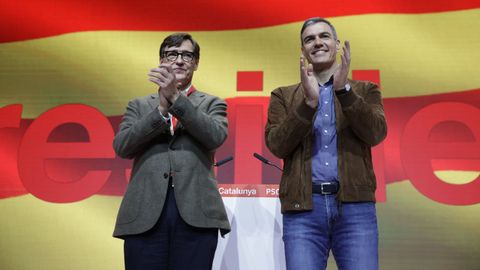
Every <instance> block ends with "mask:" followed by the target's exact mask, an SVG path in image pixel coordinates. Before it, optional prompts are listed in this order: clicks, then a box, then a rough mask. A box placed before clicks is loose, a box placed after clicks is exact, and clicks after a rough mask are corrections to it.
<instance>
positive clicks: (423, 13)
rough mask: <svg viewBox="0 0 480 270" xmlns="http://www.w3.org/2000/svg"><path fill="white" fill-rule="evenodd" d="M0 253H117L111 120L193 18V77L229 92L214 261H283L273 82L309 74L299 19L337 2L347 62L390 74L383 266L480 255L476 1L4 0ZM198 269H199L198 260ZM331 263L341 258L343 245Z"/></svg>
mask: <svg viewBox="0 0 480 270" xmlns="http://www.w3.org/2000/svg"><path fill="white" fill-rule="evenodd" d="M0 7H1V8H0V25H1V29H0V213H1V215H2V220H1V222H0V232H1V235H2V237H1V239H0V251H1V252H0V269H121V268H122V267H123V250H122V248H123V245H122V244H123V242H122V241H121V240H117V239H114V238H112V237H111V234H112V230H113V225H114V221H115V216H116V212H117V210H118V206H119V204H120V200H121V196H122V195H123V193H124V192H125V189H126V186H127V184H128V175H129V173H130V170H131V166H132V164H131V161H128V160H122V159H120V158H118V157H116V156H115V153H114V152H113V150H112V148H111V143H112V139H113V136H114V134H115V132H116V130H117V128H118V124H119V122H120V121H121V116H122V114H123V112H124V110H125V107H126V104H127V102H128V100H130V99H132V98H134V97H138V96H143V95H147V94H149V93H153V92H155V91H156V89H155V86H154V85H153V84H152V83H150V82H149V81H148V79H147V73H148V70H149V69H150V68H152V67H155V66H156V65H158V49H159V46H160V43H161V41H162V40H163V39H164V38H165V37H166V36H167V35H169V34H171V33H173V32H179V31H181V32H190V33H191V34H192V35H193V37H194V38H195V39H196V40H197V41H198V42H199V44H200V47H201V57H200V65H199V69H198V71H197V72H196V73H195V75H194V84H195V86H196V88H197V89H201V90H203V91H206V92H209V93H212V94H214V95H217V96H220V97H222V98H224V99H226V101H227V102H228V105H229V107H228V118H229V138H228V140H227V141H226V143H225V144H224V145H223V146H222V147H221V148H220V149H219V150H218V151H217V159H218V160H220V159H223V158H225V157H227V156H230V155H233V156H234V158H235V159H234V161H233V162H230V163H228V164H226V165H224V166H222V167H219V168H218V169H217V171H216V173H217V178H218V181H219V191H220V192H221V194H222V195H223V197H224V201H225V204H226V206H227V211H228V214H229V218H230V221H231V223H232V229H233V231H232V233H230V234H229V235H227V237H226V238H224V239H220V241H219V246H218V250H217V254H216V259H215V262H214V269H242V270H243V269H285V266H284V256H283V242H282V240H281V228H282V224H281V214H280V213H279V202H278V198H277V196H278V183H279V179H280V173H279V172H278V171H276V170H275V169H274V168H270V167H264V166H262V164H261V163H260V162H258V161H257V160H255V159H253V157H252V153H253V152H258V153H261V154H262V155H264V156H266V157H267V158H269V159H271V160H272V161H273V162H274V163H276V164H279V165H280V164H281V161H280V160H278V159H277V158H275V157H274V156H273V155H272V154H271V153H270V152H269V151H268V150H267V148H266V147H265V143H264V139H263V128H264V126H265V121H266V111H267V107H268V100H269V95H270V92H271V91H272V90H273V89H275V88H276V87H278V86H283V85H289V84H294V83H297V82H298V81H299V71H298V59H299V56H300V36H299V32H300V28H301V25H302V23H303V21H304V20H305V19H307V18H310V17H314V16H322V17H326V18H328V19H329V20H330V21H331V22H332V23H333V24H334V25H335V26H336V28H337V33H338V35H339V38H340V39H341V40H342V42H343V41H344V40H349V41H350V43H351V48H352V49H351V50H352V63H351V70H352V72H351V77H352V78H354V79H360V80H370V81H374V82H376V83H378V84H379V85H380V86H381V88H382V94H383V96H384V105H385V113H386V116H387V121H388V125H389V130H388V137H387V139H386V140H385V141H384V142H383V143H382V144H381V145H379V146H377V147H375V149H374V151H373V152H374V163H375V169H376V175H377V178H378V189H377V199H378V204H377V210H378V221H379V233H380V268H381V269H472V270H474V269H480V256H479V254H480V230H479V224H480V207H479V203H480V177H479V174H480V121H479V118H480V89H479V85H480V76H479V73H480V68H479V67H478V62H479V60H480V51H479V46H480V34H479V30H478V29H480V1H478V0H471V1H456V2H454V1H446V0H440V1H435V2H427V1H386V0H371V1H365V0H361V1H353V0H346V1H333V0H326V1H310V0H306V1H297V2H286V1H285V2H283V1H270V0H266V1H262V2H257V1H251V0H239V1H232V2H227V1H220V0H212V1H208V2H206V1H183V2H169V1H135V2H119V1H111V0H99V1H18V2H13V1H11V2H9V1H4V0H0ZM192 269H195V267H194V266H192ZM328 269H336V268H335V265H334V262H333V261H332V262H331V263H330V264H329V268H328Z"/></svg>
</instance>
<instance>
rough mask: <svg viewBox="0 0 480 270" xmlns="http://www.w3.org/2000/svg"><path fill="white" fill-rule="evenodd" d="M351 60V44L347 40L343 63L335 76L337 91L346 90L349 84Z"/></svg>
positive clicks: (334, 86) (334, 83) (339, 65)
mask: <svg viewBox="0 0 480 270" xmlns="http://www.w3.org/2000/svg"><path fill="white" fill-rule="evenodd" d="M350 59H351V58H350V42H349V41H348V40H345V45H344V46H343V54H342V55H341V63H340V64H338V67H337V70H336V71H335V73H334V74H333V89H335V91H338V90H342V89H344V88H345V85H346V84H347V83H348V81H347V77H348V72H349V71H350Z"/></svg>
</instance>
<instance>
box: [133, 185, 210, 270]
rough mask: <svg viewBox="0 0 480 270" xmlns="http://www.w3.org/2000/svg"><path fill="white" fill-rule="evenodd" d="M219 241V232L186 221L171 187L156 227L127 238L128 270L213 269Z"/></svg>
mask: <svg viewBox="0 0 480 270" xmlns="http://www.w3.org/2000/svg"><path fill="white" fill-rule="evenodd" d="M217 241H218V229H216V228H197V227H193V226H190V225H188V224H187V223H185V221H183V219H182V218H181V217H180V214H179V212H178V208H177V204H176V203H175V195H174V192H173V188H172V187H170V188H169V190H168V193H167V198H166V200H165V206H164V207H163V211H162V214H161V216H160V218H159V220H158V222H157V224H156V225H155V226H154V227H153V228H152V229H151V230H149V231H147V232H145V233H142V234H139V235H131V236H127V237H125V243H124V256H125V269H126V270H154V269H155V270H183V269H185V270H187V269H188V270H191V269H198V270H203V269H205V270H207V269H212V264H213V257H214V255H215V250H216V248H217Z"/></svg>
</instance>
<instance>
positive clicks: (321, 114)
mask: <svg viewBox="0 0 480 270" xmlns="http://www.w3.org/2000/svg"><path fill="white" fill-rule="evenodd" d="M333 91H334V90H333V82H332V80H330V81H329V82H328V83H327V84H325V85H323V86H322V85H320V98H319V99H318V107H317V114H316V117H315V123H314V127H313V133H314V142H313V155H312V180H313V182H325V181H336V180H337V179H338V168H337V157H338V155H337V130H336V126H335V123H336V120H335V102H334V96H333V95H334V93H333Z"/></svg>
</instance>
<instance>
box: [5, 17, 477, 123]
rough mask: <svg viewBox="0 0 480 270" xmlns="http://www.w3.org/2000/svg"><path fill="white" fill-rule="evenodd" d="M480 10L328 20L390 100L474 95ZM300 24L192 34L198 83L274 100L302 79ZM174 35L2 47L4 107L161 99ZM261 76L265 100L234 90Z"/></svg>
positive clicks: (34, 111) (38, 109) (228, 93)
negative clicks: (159, 70) (246, 76)
mask: <svg viewBox="0 0 480 270" xmlns="http://www.w3.org/2000/svg"><path fill="white" fill-rule="evenodd" d="M479 15H480V9H474V10H467V11H458V12H445V13H432V14H422V15H384V14H379V15H362V16H347V17H337V18H333V19H331V21H332V22H333V23H334V24H335V25H336V27H337V28H338V33H339V36H340V38H341V39H342V40H343V39H349V40H350V41H351V44H352V58H353V60H352V65H351V67H352V69H379V70H380V71H381V80H382V87H383V88H384V96H385V97H387V98H388V97H403V96H415V95H424V94H434V93H444V92H454V91H461V90H467V89H474V88H478V86H479V85H480V76H478V71H479V68H478V63H477V62H478V60H479V59H480V51H479V50H478V46H479V44H480V34H478V29H480V20H478V18H479V17H480V16H479ZM300 27H301V23H300V22H299V23H292V24H286V25H280V26H275V27H268V28H261V29H251V30H236V31H214V32H192V33H193V36H194V37H195V38H196V39H197V40H198V41H199V43H200V45H201V59H200V67H199V71H198V72H197V73H196V76H195V78H194V83H195V84H196V85H197V86H198V87H199V88H200V89H205V90H207V91H209V92H211V93H213V94H215V95H218V96H221V97H223V98H226V97H234V96H245V95H248V96H268V95H269V94H270V91H271V90H273V89H274V88H275V87H277V86H279V85H287V84H292V83H295V82H297V81H298V68H297V67H298V56H299V55H300V48H299V46H300V44H299V33H298V32H299V29H300ZM168 34H170V32H146V31H145V32H142V31H136V32H132V31H95V32H81V33H73V34H66V35H61V36H56V37H50V38H44V39H38V40H29V41H22V42H12V43H4V44H0V58H1V60H2V61H0V84H1V96H0V105H2V106H3V105H7V104H13V103H22V104H24V112H23V117H27V118H29V117H36V116H38V115H39V114H41V113H42V112H44V111H45V110H47V109H49V108H52V107H54V106H57V105H60V104H64V103H85V104H88V105H91V106H94V107H97V108H99V109H100V110H102V111H103V113H105V114H106V115H121V114H122V113H123V112H124V108H125V104H126V102H127V101H128V100H129V99H131V98H133V97H136V96H140V95H145V94H148V93H151V92H152V91H155V87H154V86H153V85H152V84H151V83H150V82H149V81H148V80H147V75H146V74H147V72H148V69H149V68H151V67H154V66H156V65H157V63H158V47H159V45H160V43H161V41H162V40H163V38H164V37H165V36H166V35H168ZM244 70H262V71H264V91H263V92H244V93H237V92H236V72H237V71H244Z"/></svg>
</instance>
